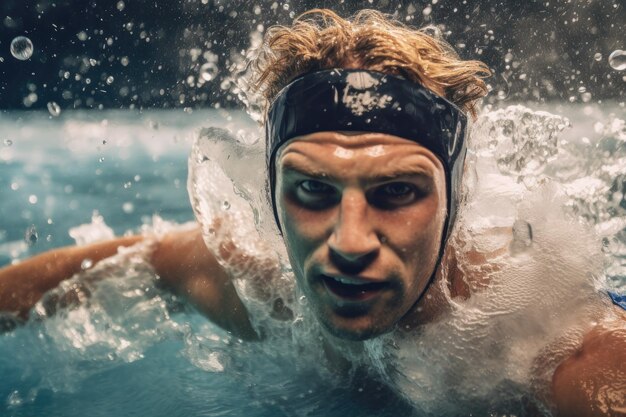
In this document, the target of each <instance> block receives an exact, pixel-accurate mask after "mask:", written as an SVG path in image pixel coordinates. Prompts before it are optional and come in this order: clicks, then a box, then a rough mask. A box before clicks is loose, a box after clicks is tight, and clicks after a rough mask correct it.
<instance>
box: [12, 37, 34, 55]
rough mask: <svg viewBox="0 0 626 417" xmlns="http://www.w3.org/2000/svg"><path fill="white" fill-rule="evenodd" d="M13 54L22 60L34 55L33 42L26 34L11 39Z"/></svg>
mask: <svg viewBox="0 0 626 417" xmlns="http://www.w3.org/2000/svg"><path fill="white" fill-rule="evenodd" d="M11 55H13V56H14V57H15V58H17V59H19V60H20V61H26V60H27V59H28V58H30V57H31V56H33V43H32V42H31V41H30V39H28V38H27V37H26V36H18V37H16V38H15V39H13V40H12V41H11Z"/></svg>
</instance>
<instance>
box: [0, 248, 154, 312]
mask: <svg viewBox="0 0 626 417" xmlns="http://www.w3.org/2000/svg"><path fill="white" fill-rule="evenodd" d="M141 239H142V237H141V236H129V237H122V238H118V239H114V240H110V241H106V242H100V243H95V244H92V245H87V246H69V247H65V248H60V249H55V250H52V251H49V252H46V253H42V254H40V255H37V256H34V257H32V258H30V259H27V260H25V261H22V262H20V263H18V264H16V265H11V266H8V267H6V268H3V269H0V311H4V312H11V313H14V314H17V315H18V316H19V317H20V318H22V319H25V318H27V316H28V311H29V310H30V309H31V307H32V306H33V305H35V303H37V301H39V299H40V298H41V297H42V296H43V295H44V294H45V293H46V292H47V291H49V290H51V289H53V288H55V287H56V286H57V285H59V283H60V282H61V281H63V280H65V279H68V278H70V277H72V276H73V275H74V274H76V273H77V272H79V271H80V270H81V264H82V262H83V260H85V259H89V260H91V261H92V262H93V263H94V264H95V263H97V262H99V261H100V260H102V259H104V258H108V257H110V256H112V255H114V254H116V253H117V250H118V248H119V247H121V246H131V245H134V244H135V243H137V242H138V241H140V240H141Z"/></svg>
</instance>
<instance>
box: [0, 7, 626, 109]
mask: <svg viewBox="0 0 626 417" xmlns="http://www.w3.org/2000/svg"><path fill="white" fill-rule="evenodd" d="M312 7H329V8H332V9H334V10H336V11H338V12H339V13H340V14H342V15H344V16H345V15H348V14H351V13H353V12H354V11H356V10H358V9H361V8H375V9H378V10H381V11H384V12H387V13H392V14H395V15H396V16H397V17H398V18H399V19H401V20H402V21H405V22H407V23H409V24H412V25H415V26H423V25H425V24H435V25H438V26H439V27H440V28H441V29H442V30H443V32H444V34H445V35H446V39H447V40H448V41H449V42H450V43H451V44H452V45H455V46H456V48H457V50H458V51H459V53H460V54H461V56H463V57H464V58H476V59H481V60H483V61H485V62H486V63H487V64H488V65H489V66H490V67H491V68H493V70H494V71H495V73H496V74H497V75H496V76H494V77H493V78H491V79H490V81H489V84H490V86H491V87H492V89H493V91H492V94H491V95H490V96H489V99H488V100H489V101H490V102H492V103H493V102H498V101H515V102H518V101H535V102H543V101H550V100H559V101H563V100H565V101H568V102H570V101H571V102H590V103H596V102H598V101H602V100H607V99H613V100H619V101H623V96H624V93H625V92H626V81H625V79H624V78H625V77H626V71H621V72H620V71H616V70H614V69H612V68H611V67H610V66H609V64H608V56H609V54H610V53H611V52H612V51H614V50H616V49H626V39H625V37H624V30H625V26H626V11H625V1H624V0H613V1H612V0H595V1H592V0H557V1H555V0H542V1H533V0H528V1H523V2H522V1H512V0H506V1H493V0H488V1H472V0H466V1H451V0H438V1H437V0H431V1H430V2H425V1H413V2H408V1H403V2H398V1H391V0H364V1H350V2H348V1H332V2H331V1H308V0H306V1H297V2H296V1H293V0H292V2H286V1H284V0H282V1H276V2H274V1H254V0H251V1H239V0H237V1H226V0H167V1H166V0H158V1H157V0H122V1H118V0H106V1H105V0H88V1H81V0H39V1H35V0H1V2H0V109H41V108H46V105H47V104H48V103H49V102H51V101H54V102H56V103H58V104H59V105H60V107H61V108H62V109H71V108H104V109H110V108H137V107H139V108H143V107H156V108H172V107H181V108H183V107H189V108H202V107H210V106H214V107H215V106H222V107H233V106H241V104H240V103H239V102H238V100H237V98H236V94H234V93H233V89H232V87H233V83H232V82H230V81H229V76H230V74H231V72H230V70H229V69H230V68H232V65H233V64H235V63H237V62H241V60H242V58H243V55H242V54H244V53H245V51H246V49H247V48H248V47H249V46H250V43H251V34H252V35H254V34H255V33H256V35H257V38H258V34H259V33H260V32H262V31H263V30H264V29H266V28H267V27H269V26H270V25H274V24H288V23H289V22H290V21H291V20H292V19H293V17H295V16H297V15H298V14H299V13H301V12H303V11H305V10H307V9H310V8H312ZM407 18H408V19H409V20H407ZM260 24H261V25H263V27H259V25H260ZM259 30H260V31H259ZM20 35H23V36H27V37H29V38H30V39H31V40H32V42H33V44H34V54H33V56H32V57H31V58H30V59H29V60H27V61H19V60H17V59H15V58H14V57H13V56H12V55H11V53H10V50H9V47H10V43H11V40H12V39H13V38H14V37H16V36H20ZM207 62H214V63H215V69H216V70H217V73H216V74H214V75H215V76H214V77H212V78H211V79H208V80H203V79H202V77H201V73H202V71H201V68H202V66H203V65H204V64H206V63H207ZM209 66H211V64H209ZM109 77H113V78H112V79H111V78H109ZM207 78H208V77H207ZM107 79H108V81H107ZM199 79H200V80H202V81H201V82H198V80H199Z"/></svg>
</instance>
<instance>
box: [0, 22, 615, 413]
mask: <svg viewBox="0 0 626 417" xmlns="http://www.w3.org/2000/svg"><path fill="white" fill-rule="evenodd" d="M251 68H252V70H253V71H255V72H256V74H257V75H258V77H257V79H256V87H257V89H258V91H260V92H261V93H262V94H263V96H264V97H265V104H266V105H265V108H266V132H267V138H266V139H267V158H268V159H267V162H268V170H269V172H268V174H269V188H270V198H271V200H272V204H273V207H274V213H275V215H276V221H277V224H278V227H279V228H280V230H281V231H282V234H283V237H284V241H285V244H286V247H287V251H288V254H289V259H290V262H291V265H292V267H293V270H294V274H295V276H296V279H297V284H298V286H299V288H300V290H301V291H302V292H303V293H304V294H305V295H306V297H307V298H308V300H309V305H310V306H311V309H312V311H313V312H314V314H315V316H316V318H317V319H318V321H319V322H320V323H321V324H322V327H323V328H324V330H325V331H326V332H327V334H328V337H329V338H337V339H347V340H353V341H362V340H366V339H369V338H373V337H376V336H378V335H381V334H383V333H386V332H389V331H391V330H392V329H394V328H398V327H401V328H402V329H404V330H406V331H408V332H411V331H412V330H415V329H417V328H419V326H420V325H422V324H424V323H428V322H431V321H432V320H434V319H436V318H438V317H441V315H442V313H443V312H444V309H445V302H444V301H443V294H442V291H441V288H442V286H441V285H433V283H434V282H438V281H441V280H444V279H445V280H447V282H446V283H445V284H446V285H447V286H448V287H449V288H450V295H451V296H452V297H453V298H454V297H470V296H471V294H470V292H469V290H468V286H467V285H466V284H467V282H471V281H472V280H474V279H479V278H480V277H478V278H476V277H472V276H469V275H467V274H465V275H464V274H463V273H462V271H461V270H460V269H459V268H457V265H456V262H455V254H454V253H453V251H452V250H451V248H450V247H449V246H448V245H447V243H448V237H449V236H450V232H451V230H452V228H453V227H454V221H455V217H456V211H457V209H458V205H459V202H460V198H461V196H460V185H461V180H462V174H463V164H464V158H465V135H466V130H467V116H466V115H465V113H469V114H470V115H471V116H475V114H476V109H477V100H479V99H480V98H481V97H482V96H484V95H485V94H486V87H485V84H484V82H483V81H482V78H483V77H485V76H487V75H488V74H489V70H488V69H487V68H486V67H485V66H484V64H482V63H480V62H476V61H463V60H460V59H459V58H458V57H457V56H456V54H455V53H454V52H453V51H452V49H451V48H450V47H449V46H447V45H446V44H445V43H444V42H442V41H441V40H438V39H436V38H433V37H431V36H428V35H427V34H426V33H425V32H422V31H415V30H413V29H410V28H407V27H404V26H402V25H400V24H398V23H395V22H393V21H390V20H388V19H387V18H386V17H384V16H383V15H381V14H379V13H377V12H373V11H363V12H361V13H358V14H357V15H356V16H355V17H354V18H353V19H352V20H344V19H342V18H340V17H339V16H337V15H336V14H334V13H333V12H331V11H327V10H314V11H311V12H309V13H306V14H305V15H303V16H301V17H300V18H298V19H297V20H296V22H295V23H294V25H293V26H292V27H276V28H272V29H271V30H269V31H268V33H267V35H266V39H265V44H264V49H262V50H261V53H260V54H259V56H258V57H257V58H256V60H254V61H253V62H252V63H251ZM221 227H225V225H221ZM142 239H143V238H142V237H141V236H134V237H125V238H120V239H117V240H114V241H109V242H102V243H97V244H94V245H91V246H85V247H77V248H64V249H59V250H55V251H51V252H49V253H45V254H42V255H39V256H37V257H34V258H32V259H30V260H27V261H24V262H22V263H20V264H17V265H13V266H10V267H8V268H5V269H4V270H2V271H0V309H1V310H3V311H9V312H13V313H15V314H16V315H18V316H19V317H22V318H26V317H27V314H28V311H29V309H30V308H31V307H32V305H33V304H34V303H36V301H37V300H38V299H40V298H41V296H42V295H43V294H44V293H45V292H47V291H48V290H50V289H52V288H54V287H56V286H57V285H58V283H59V282H60V281H61V280H63V279H65V278H69V277H71V276H72V275H73V274H74V273H76V272H78V271H80V265H81V262H82V261H83V259H85V258H89V259H91V260H92V261H93V262H98V261H99V260H102V259H103V258H106V257H108V256H111V255H113V254H115V253H116V252H117V249H118V248H119V247H120V246H129V245H133V244H135V243H137V242H139V241H141V240H142ZM220 250H222V251H225V252H228V251H229V248H228V246H227V245H226V246H223V247H222V248H220ZM217 255H218V254H215V253H212V252H211V251H209V250H207V248H206V246H205V244H204V242H203V239H202V234H201V232H200V230H199V229H194V230H191V231H180V232H173V233H170V234H168V235H166V236H164V237H163V238H161V239H160V240H159V241H158V242H156V243H155V248H154V251H153V255H152V264H153V266H154V268H155V271H156V272H157V274H158V275H159V277H160V279H161V281H162V282H163V283H164V284H166V285H168V286H170V287H171V288H172V290H173V291H175V292H177V293H179V294H182V295H185V296H186V297H187V298H188V299H189V301H190V302H191V303H193V304H194V305H195V306H196V307H197V308H198V309H200V311H202V312H203V313H204V314H206V315H207V316H208V317H209V318H210V319H211V320H213V321H214V322H215V323H217V324H218V325H220V326H222V327H224V328H225V329H227V330H229V331H231V332H233V333H234V334H236V335H238V336H240V337H242V338H247V339H255V338H257V337H258V335H257V333H256V332H255V330H254V329H253V327H252V325H251V322H250V319H249V316H248V312H247V310H246V307H245V305H244V304H243V303H242V301H241V300H240V298H239V296H238V295H237V292H236V290H235V287H234V285H233V283H232V281H231V276H230V275H229V272H228V271H227V270H226V268H224V267H223V266H222V265H221V264H220V263H219V262H218V261H217V258H216V256H217ZM467 255H468V256H469V257H471V256H472V254H467ZM222 258H223V257H222ZM242 261H243V260H241V259H236V258H235V259H230V261H229V262H231V263H233V264H236V263H237V262H242ZM247 261H250V260H247ZM475 262H488V260H485V259H475ZM444 269H445V270H447V271H448V272H447V274H443V273H442V270H444ZM258 270H259V272H258V274H259V275H260V276H261V278H258V282H257V285H259V286H262V284H263V281H264V280H263V275H267V276H269V275H271V274H273V273H276V272H275V271H273V270H272V269H271V268H267V267H265V266H263V265H261V264H259V267H258ZM275 307H276V310H277V313H283V314H284V315H288V312H287V313H285V311H284V308H282V307H281V306H280V305H276V304H275ZM625 346H626V330H625V329H624V322H623V321H622V322H620V323H617V324H616V325H615V326H614V327H611V328H606V327H597V328H596V329H594V330H593V331H591V332H590V333H589V334H587V336H586V337H585V339H584V341H583V344H582V346H581V347H580V348H579V349H578V351H577V353H576V354H575V355H573V356H571V357H570V358H569V359H567V360H566V361H564V362H563V363H562V364H561V365H560V366H559V367H558V368H557V370H556V372H555V374H554V377H553V381H552V387H551V390H550V391H551V395H550V396H551V401H553V402H554V404H555V407H556V409H557V410H558V413H559V415H564V416H592V415H619V413H623V410H625V409H626V395H623V396H621V394H623V393H624V392H625V390H626V389H625V388H624V387H625V386H626V348H625ZM606 386H609V388H610V389H609V390H608V391H607V390H603V391H602V398H600V397H601V395H600V391H601V390H600V388H601V387H606ZM607 392H608V394H607ZM607 404H608V405H607Z"/></svg>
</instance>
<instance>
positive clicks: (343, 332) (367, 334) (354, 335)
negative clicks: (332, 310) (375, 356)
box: [318, 317, 394, 342]
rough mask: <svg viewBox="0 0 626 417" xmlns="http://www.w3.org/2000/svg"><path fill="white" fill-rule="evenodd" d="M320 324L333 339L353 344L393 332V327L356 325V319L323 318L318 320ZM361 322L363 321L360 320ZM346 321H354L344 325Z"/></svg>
mask: <svg viewBox="0 0 626 417" xmlns="http://www.w3.org/2000/svg"><path fill="white" fill-rule="evenodd" d="M318 320H320V323H321V324H322V326H323V327H324V329H325V330H326V332H328V333H329V334H330V335H332V336H333V337H336V338H338V339H344V340H350V341H354V342H362V341H364V340H368V339H373V338H375V337H378V336H380V335H383V334H385V333H388V332H390V331H391V330H393V328H394V326H393V325H389V326H372V325H371V324H370V325H363V324H361V323H358V321H360V320H359V319H358V318H355V319H346V318H341V319H337V318H327V317H326V318H324V319H319V318H318ZM361 320H363V319H361ZM337 321H341V322H342V323H338V322H337ZM346 321H349V322H350V321H354V323H345V322H346Z"/></svg>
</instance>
